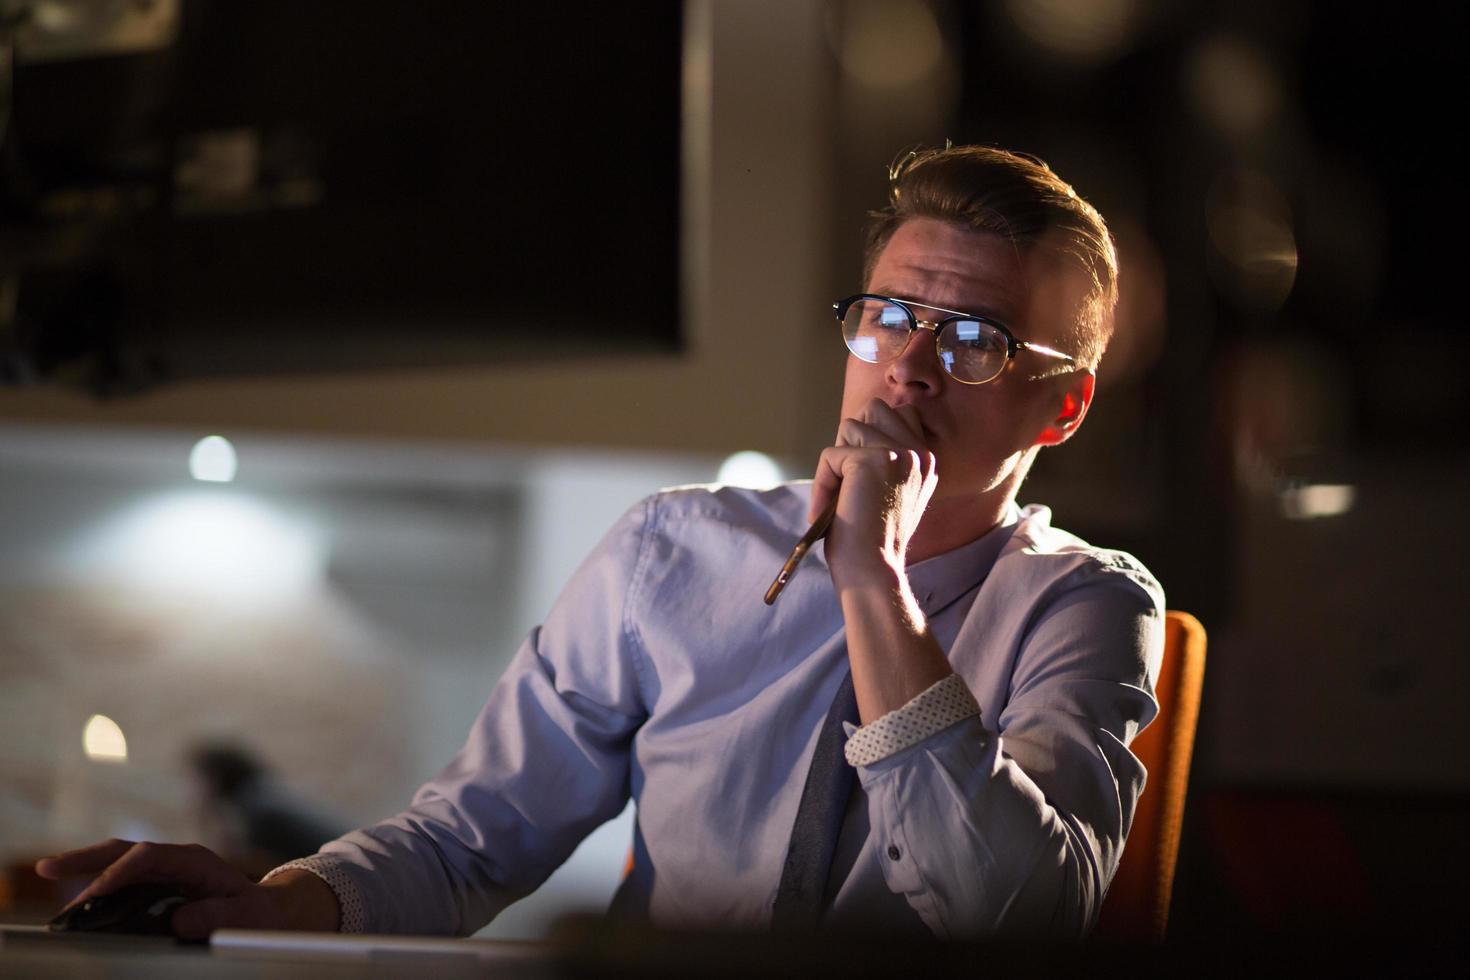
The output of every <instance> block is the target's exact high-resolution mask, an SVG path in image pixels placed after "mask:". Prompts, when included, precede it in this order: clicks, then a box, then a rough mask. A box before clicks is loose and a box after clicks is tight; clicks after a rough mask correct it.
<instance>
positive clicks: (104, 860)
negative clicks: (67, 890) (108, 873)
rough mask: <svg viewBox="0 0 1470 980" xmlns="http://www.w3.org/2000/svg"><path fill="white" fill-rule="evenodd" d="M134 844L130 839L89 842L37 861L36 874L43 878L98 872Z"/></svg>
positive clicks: (78, 875)
mask: <svg viewBox="0 0 1470 980" xmlns="http://www.w3.org/2000/svg"><path fill="white" fill-rule="evenodd" d="M132 846H133V842H132V841H130V840H118V839H116V838H114V839H112V840H105V841H102V842H101V843H100V844H88V845H87V846H86V847H79V848H77V849H76V850H74V851H66V852H64V853H62V854H53V855H51V856H50V857H44V858H41V860H39V861H37V862H36V874H38V875H40V876H41V877H42V878H53V879H54V878H75V877H80V876H81V875H90V874H96V873H97V872H99V871H101V870H102V869H103V868H106V867H107V866H108V865H109V864H111V863H112V862H114V861H116V860H117V859H118V858H120V857H122V856H123V855H124V854H126V853H127V852H128V849H129V848H131V847H132Z"/></svg>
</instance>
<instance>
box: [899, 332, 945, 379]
mask: <svg viewBox="0 0 1470 980" xmlns="http://www.w3.org/2000/svg"><path fill="white" fill-rule="evenodd" d="M918 323H919V329H917V330H915V331H914V332H913V333H911V334H910V335H909V343H908V346H907V347H905V348H904V349H903V353H902V354H900V355H898V357H896V358H894V359H893V360H892V361H890V362H888V380H889V382H890V383H892V384H895V385H899V386H901V387H904V388H909V387H916V388H920V389H923V390H926V391H929V392H931V393H932V392H938V391H939V387H940V385H941V384H943V381H944V378H943V375H944V368H943V367H942V366H940V363H939V352H938V351H937V350H935V345H934V338H935V336H936V334H937V331H938V329H939V325H938V324H936V323H934V322H932V321H930V320H920V321H918Z"/></svg>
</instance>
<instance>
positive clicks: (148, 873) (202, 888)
mask: <svg viewBox="0 0 1470 980" xmlns="http://www.w3.org/2000/svg"><path fill="white" fill-rule="evenodd" d="M117 843H122V844H128V842H127V841H120V842H117ZM140 882H167V883H169V884H172V885H177V886H179V888H181V889H182V890H183V891H185V892H187V893H188V894H190V895H195V896H200V897H203V896H228V895H234V894H238V893H239V892H241V891H243V890H245V889H246V888H248V887H249V886H250V879H248V878H246V877H245V876H244V875H243V874H241V873H240V872H239V871H237V870H235V868H234V867H232V866H231V865H229V864H227V863H226V862H225V861H224V860H223V859H221V858H220V857H219V856H218V855H216V854H214V853H213V852H212V851H210V850H208V849H206V848H203V847H200V846H199V845H198V844H152V843H146V842H145V843H142V844H131V845H129V846H128V847H127V848H126V850H125V851H124V852H123V853H122V854H121V855H120V856H118V857H117V859H116V860H115V861H113V862H112V863H111V864H109V865H108V866H107V867H106V869H105V870H103V871H102V873H101V874H99V875H98V876H97V877H96V878H95V879H94V880H93V881H92V883H91V884H90V885H88V886H87V887H86V888H85V889H83V890H82V892H81V894H79V895H78V896H77V897H76V898H75V899H73V900H72V902H71V904H70V905H68V906H67V908H70V907H71V906H72V905H77V904H79V903H81V902H85V901H86V900H87V899H89V898H91V897H92V896H94V895H107V894H110V893H111V892H114V891H117V890H118V889H119V888H123V887H125V886H127V885H133V884H138V883H140Z"/></svg>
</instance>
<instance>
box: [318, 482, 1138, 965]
mask: <svg viewBox="0 0 1470 980" xmlns="http://www.w3.org/2000/svg"><path fill="white" fill-rule="evenodd" d="M808 494H809V485H808V484H805V483H800V484H791V485H787V486H784V487H780V488H777V489H775V490H771V491H765V492H756V491H749V490H741V489H735V488H729V487H725V488H707V487H693V488H681V489H677V490H672V491H665V492H664V493H661V494H657V495H655V496H653V497H650V498H648V499H647V500H645V501H643V502H642V503H641V504H639V505H638V506H636V507H635V508H634V509H633V510H631V511H630V512H629V513H628V514H627V515H626V516H625V517H624V518H623V519H622V520H621V521H620V522H619V523H618V524H617V525H616V526H614V527H613V529H612V530H611V531H610V532H609V533H608V535H607V537H606V538H605V539H604V540H603V541H602V543H601V544H599V545H598V546H597V548H596V550H594V551H593V553H592V554H591V555H590V556H589V557H588V558H587V560H586V561H585V562H584V563H583V564H582V566H581V568H580V569H579V570H578V571H577V573H576V575H575V576H574V577H573V578H572V580H571V582H570V583H569V584H568V585H567V587H566V589H565V591H564V592H563V593H562V595H561V597H560V599H558V601H557V603H556V605H555V607H554V608H553V609H552V611H551V613H550V615H549V616H548V617H547V619H546V622H545V623H544V624H543V625H542V626H540V627H538V628H537V629H535V630H533V631H532V632H531V634H530V636H528V637H527V639H526V641H525V643H524V644H523V645H522V647H521V649H520V651H519V652H518V653H517V655H516V657H515V659H514V661H513V662H512V664H511V666H510V667H509V669H508V670H507V671H506V674H505V676H504V678H503V679H502V680H501V681H500V683H499V684H498V685H496V687H495V689H494V690H493V691H492V692H491V694H490V697H489V701H488V702H487V704H486V705H485V708H484V709H483V710H482V711H481V713H480V715H479V717H478V718H477V719H476V720H475V722H474V725H473V727H472V728H471V730H470V734H469V738H468V740H467V742H466V744H465V746H464V748H463V749H462V750H461V751H460V753H459V754H458V755H457V756H456V757H455V759H454V760H453V761H452V762H451V763H450V764H449V765H448V766H447V767H446V768H445V769H444V771H443V772H441V773H440V774H439V775H438V776H436V777H435V778H434V779H433V780H431V781H429V782H428V783H426V784H425V785H424V786H423V787H422V788H421V789H420V790H419V792H418V793H417V794H416V796H415V797H414V800H413V803H412V805H411V806H410V807H409V809H407V810H405V811H404V812H403V813H401V814H399V815H398V816H396V817H394V818H393V819H391V820H388V821H385V822H383V823H380V824H377V825H375V826H372V827H368V828H366V829H363V830H358V831H354V832H353V833H350V834H348V835H346V836H345V837H343V838H341V839H339V840H337V841H334V842H332V843H330V844H328V845H327V846H326V847H324V848H323V851H322V856H321V857H318V858H315V859H313V861H314V862H317V863H319V862H323V861H325V862H327V863H328V864H329V865H330V866H331V870H332V871H333V875H332V877H333V879H336V880H338V881H343V880H345V881H346V882H349V883H350V888H351V889H353V890H354V891H356V893H357V894H356V895H355V896H353V898H354V901H357V900H360V901H361V908H362V909H363V922H362V923H361V925H362V927H363V929H364V931H368V932H419V933H459V934H468V933H470V932H473V931H474V930H476V929H478V928H479V927H480V926H482V925H484V924H485V923H486V922H488V921H489V920H490V919H491V918H492V917H493V916H494V915H495V914H496V913H497V912H498V911H500V910H501V909H502V908H504V907H505V906H506V905H507V904H509V903H510V902H512V901H514V900H515V899H517V898H519V897H520V896H523V895H525V894H527V893H529V892H530V891H532V890H533V889H535V888H536V887H537V886H538V885H539V884H540V883H541V882H542V881H544V880H545V879H546V878H547V876H549V875H550V874H551V872H552V871H553V870H555V868H556V867H557V866H558V865H560V864H561V862H562V861H563V860H565V859H566V858H567V856H568V855H570V854H571V852H572V850H573V849H574V848H575V847H576V845H577V844H578V843H579V842H580V841H581V840H582V838H583V837H584V836H586V835H587V834H588V833H589V832H590V831H592V830H593V829H594V828H596V827H597V826H598V825H599V824H601V823H603V822H604V821H606V820H608V819H610V818H612V817H614V816H616V815H617V814H618V813H619V812H620V811H621V810H622V809H623V807H624V805H625V804H626V802H627V800H628V798H629V797H630V796H631V797H632V798H633V799H634V800H636V802H637V831H636V835H635V841H634V856H635V860H634V868H633V871H632V873H631V874H629V875H628V877H627V878H626V879H625V880H624V882H623V884H622V887H621V888H620V890H619V892H618V896H617V898H616V899H615V900H614V909H615V910H616V911H618V912H620V913H628V914H634V915H639V916H646V917H648V918H650V919H651V920H652V921H653V922H655V923H656V924H659V925H663V926H669V927H681V928H700V927H717V928H720V929H730V928H741V927H747V928H754V929H763V928H765V927H766V925H767V923H768V922H769V919H770V912H771V904H772V902H773V900H774V898H775V895H776V888H777V884H778V882H779V880H780V875H781V867H782V862H783V860H784V858H785V855H786V848H787V844H788V842H789V839H790V835H791V828H792V822H793V821H794V819H795V816H796V809H797V804H798V802H799V800H800V796H801V790H802V785H803V783H804V781H805V778H806V772H807V768H808V766H809V764H810V761H811V754H812V751H813V747H814V744H815V741H816V737H817V732H818V729H819V727H820V726H821V724H822V721H823V718H824V717H825V715H826V712H827V708H828V706H829V704H830V703H831V701H832V696H833V694H834V692H835V691H836V689H837V687H838V685H839V684H840V683H841V681H842V678H843V675H844V674H845V673H846V672H847V669H848V665H847V652H846V646H845V639H844V627H843V620H842V612H841V609H840V607H839V605H838V601H837V598H836V596H835V594H834V592H833V588H832V583H831V578H830V576H829V574H828V570H827V567H826V563H825V559H824V556H823V552H822V549H821V548H820V547H818V548H816V549H814V550H813V552H812V553H811V554H810V555H809V556H808V558H807V561H806V563H805V564H803V566H802V567H801V569H800V570H799V571H798V572H797V574H796V575H795V576H794V577H793V579H792V581H791V583H790V585H789V586H788V587H787V589H786V592H785V593H784V594H783V595H782V597H781V599H780V601H779V602H777V603H776V604H775V605H774V606H771V607H768V606H766V605H765V604H764V603H763V602H762V596H763V595H764V593H765V590H766V587H767V586H768V585H769V584H770V581H771V577H772V576H773V575H774V574H775V572H776V570H777V569H778V568H780V566H781V563H782V561H783V560H784V559H785V557H786V554H787V553H788V552H789V550H790V549H791V546H792V543H793V542H794V541H795V540H796V538H797V537H798V536H799V535H800V534H801V533H802V532H803V531H804V530H805V529H806V520H805V518H806V510H807V501H808ZM908 574H909V579H910V582H911V585H912V588H913V592H914V594H915V596H916V597H917V599H918V600H919V603H920V605H921V606H922V607H923V609H924V611H925V613H926V615H927V616H928V618H929V623H930V627H931V629H932V631H933V633H934V635H935V636H936V638H937V639H938V640H939V643H940V645H941V646H942V647H943V648H944V649H945V650H946V651H947V653H948V656H949V660H950V663H951V664H952V665H953V667H954V669H955V671H956V673H957V674H959V675H960V676H961V677H962V678H963V679H964V680H965V682H966V683H967V684H968V686H969V688H970V690H971V692H972V693H973V694H974V695H975V698H976V699H977V701H978V702H979V704H980V708H981V713H980V714H979V715H978V716H975V717H971V718H969V719H966V720H965V721H962V722H959V723H957V724H953V725H951V726H949V727H948V728H945V729H944V730H942V731H940V732H938V733H936V734H934V735H932V736H931V737H929V738H927V739H925V740H923V741H921V742H920V743H918V744H915V745H913V746H910V747H909V748H906V749H904V750H902V751H899V752H897V753H896V754H894V755H891V756H889V757H888V758H885V759H882V760H881V761H878V762H876V763H874V764H872V765H869V766H863V767H860V769H859V772H858V776H859V789H857V790H855V791H854V793H853V796H852V801H851V803H850V805H849V808H848V813H847V818H846V822H845V824H844V828H843V833H842V837H841V839H840V841H839V845H838V851H837V855H836V858H835V859H834V865H833V869H832V876H831V879H830V884H829V890H828V894H829V896H831V898H830V907H829V909H828V912H827V921H828V922H830V923H832V924H833V925H835V926H838V927H842V926H852V927H861V928H880V929H887V930H895V931H906V930H912V931H919V932H924V931H927V932H931V933H933V934H935V935H938V936H941V937H953V938H972V937H977V936H985V935H991V934H995V933H997V932H1001V933H1005V934H1007V935H1013V934H1038V933H1039V934H1046V935H1056V936H1068V937H1075V936H1080V935H1082V934H1083V933H1085V931H1086V930H1087V929H1088V928H1089V926H1090V925H1091V923H1092V921H1093V920H1094V919H1095V918H1096V915H1097V910H1098V907H1099V905H1100V903H1101V900H1102V897H1103V893H1104V891H1105V889H1106V887H1107V883H1108V882H1109V880H1110V879H1111V877H1112V873H1113V870H1114V868H1116V866H1117V861H1118V857H1119V854H1120V852H1121V849H1122V843H1123V838H1124V836H1125V834H1126V833H1127V829H1128V826H1129V823H1130V822H1131V820H1132V815H1133V809H1134V804H1135V802H1136V800H1137V798H1138V794H1139V792H1140V791H1141V790H1142V788H1143V783H1144V771H1143V767H1142V766H1141V765H1140V764H1139V762H1138V761H1137V759H1135V758H1134V757H1133V755H1132V754H1131V753H1130V752H1129V751H1128V748H1127V746H1128V743H1129V742H1130V741H1131V740H1132V738H1133V736H1134V735H1135V734H1137V732H1138V731H1139V729H1140V728H1142V726H1144V725H1145V724H1147V723H1148V722H1149V721H1150V720H1151V719H1152V718H1153V716H1154V715H1155V713H1156V712H1157V705H1156V703H1155V701H1154V698H1153V679H1154V678H1155V677H1156V676H1157V673H1158V667H1159V660H1160V657H1161V655H1162V647H1163V629H1162V622H1163V608H1164V604H1163V593H1162V591H1161V590H1160V588H1159V585H1158V583H1157V582H1156V581H1155V580H1154V579H1153V577H1152V576H1151V575H1150V574H1149V573H1148V571H1147V570H1146V569H1144V568H1143V567H1142V565H1140V564H1139V563H1138V562H1137V561H1136V560H1135V559H1133V558H1132V557H1130V556H1128V555H1126V554H1123V553H1121V552H1115V551H1104V550H1100V549H1096V548H1093V547H1090V546H1089V545H1087V544H1086V543H1084V542H1082V541H1081V540H1079V539H1077V538H1075V537H1073V536H1071V535H1069V534H1067V533H1065V532H1063V531H1059V530H1056V529H1054V528H1052V527H1051V526H1050V512H1049V511H1047V510H1046V508H1042V507H1031V508H1027V509H1025V510H1017V509H1015V508H1012V509H1011V511H1010V513H1009V515H1008V519H1007V520H1006V521H1004V522H1002V524H1001V526H999V527H997V528H996V529H994V530H993V531H991V532H990V533H989V534H987V535H986V536H985V537H983V538H981V539H979V540H978V541H975V542H973V543H971V544H969V545H966V546H964V547H962V548H958V549H956V550H954V551H951V552H949V553H947V554H944V555H940V556H937V557H935V558H932V559H929V560H927V561H924V562H920V563H917V564H915V565H912V566H910V567H909V569H908ZM319 866H320V865H319Z"/></svg>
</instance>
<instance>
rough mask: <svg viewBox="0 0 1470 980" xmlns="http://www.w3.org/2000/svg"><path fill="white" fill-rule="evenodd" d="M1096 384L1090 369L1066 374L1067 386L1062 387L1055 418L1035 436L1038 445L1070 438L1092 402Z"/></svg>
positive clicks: (1055, 443)
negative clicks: (1058, 408) (1059, 403)
mask: <svg viewBox="0 0 1470 980" xmlns="http://www.w3.org/2000/svg"><path fill="white" fill-rule="evenodd" d="M1096 384H1097V375H1095V374H1093V373H1092V372H1091V371H1077V372H1076V373H1074V374H1072V375H1070V376H1068V378H1067V386H1066V388H1064V389H1062V400H1061V408H1060V410H1059V411H1058V412H1057V415H1056V418H1054V419H1052V420H1051V423H1050V424H1049V425H1048V426H1047V427H1046V428H1044V429H1042V430H1041V433H1040V434H1039V435H1038V436H1037V437H1036V445H1038V446H1060V445H1061V444H1062V443H1064V442H1066V441H1067V440H1068V439H1070V438H1072V433H1074V432H1076V431H1077V427H1078V426H1080V425H1081V424H1082V420H1083V419H1084V418H1086V417H1087V407H1088V406H1089V405H1091V404H1092V390H1093V388H1094V387H1095V386H1096Z"/></svg>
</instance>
